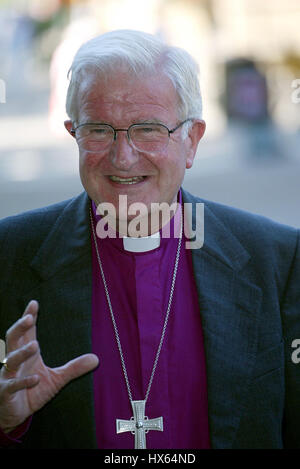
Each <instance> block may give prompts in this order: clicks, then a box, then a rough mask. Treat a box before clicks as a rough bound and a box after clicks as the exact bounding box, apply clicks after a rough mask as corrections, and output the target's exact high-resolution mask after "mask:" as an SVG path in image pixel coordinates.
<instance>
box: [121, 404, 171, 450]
mask: <svg viewBox="0 0 300 469" xmlns="http://www.w3.org/2000/svg"><path fill="white" fill-rule="evenodd" d="M130 402H131V406H132V411H133V417H131V419H130V420H120V419H117V420H116V424H117V433H124V432H131V433H132V434H133V435H134V448H135V449H145V448H146V433H148V431H149V430H158V431H160V432H162V431H163V418H162V417H157V418H156V419H148V417H145V405H146V401H130Z"/></svg>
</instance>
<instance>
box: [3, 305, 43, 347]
mask: <svg viewBox="0 0 300 469" xmlns="http://www.w3.org/2000/svg"><path fill="white" fill-rule="evenodd" d="M37 310H38V303H37V302H36V301H31V302H30V303H29V304H28V306H27V307H26V309H25V311H24V314H23V316H22V317H21V318H20V319H18V321H16V322H15V323H14V324H13V325H12V326H11V327H10V328H9V329H8V331H7V332H6V350H7V353H10V352H11V351H13V350H15V349H17V348H18V347H19V345H20V341H21V339H22V340H23V342H25V341H26V342H29V341H30V340H35V338H36V334H35V323H36V319H37ZM30 329H32V332H31V333H29V331H30ZM26 334H28V336H27V337H26Z"/></svg>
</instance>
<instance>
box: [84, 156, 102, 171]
mask: <svg viewBox="0 0 300 469" xmlns="http://www.w3.org/2000/svg"><path fill="white" fill-rule="evenodd" d="M100 160H101V158H99V155H96V154H95V153H82V154H80V158H79V166H80V169H81V170H83V171H86V172H90V171H92V170H94V169H95V168H96V167H97V166H98V165H99V162H100Z"/></svg>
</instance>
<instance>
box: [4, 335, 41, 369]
mask: <svg viewBox="0 0 300 469" xmlns="http://www.w3.org/2000/svg"><path fill="white" fill-rule="evenodd" d="M38 351H39V345H38V343H37V341H32V342H29V343H28V344H26V345H24V346H23V347H21V348H19V349H17V350H15V351H14V352H11V353H9V354H8V355H7V356H6V367H4V368H3V369H4V372H5V376H6V375H7V373H10V374H11V373H16V372H17V371H18V368H19V367H20V366H21V365H22V364H23V363H24V362H25V361H26V360H28V359H29V358H31V357H32V356H33V355H35V354H36V353H37V352H38Z"/></svg>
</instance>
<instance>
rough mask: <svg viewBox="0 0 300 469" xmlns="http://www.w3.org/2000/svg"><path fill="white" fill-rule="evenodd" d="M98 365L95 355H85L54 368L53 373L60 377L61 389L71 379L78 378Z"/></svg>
mask: <svg viewBox="0 0 300 469" xmlns="http://www.w3.org/2000/svg"><path fill="white" fill-rule="evenodd" d="M98 365H99V359H98V357H97V355H94V354H93V353H87V354H86V355H81V356H80V357H77V358H74V359H73V360H70V361H69V362H68V363H66V364H65V365H63V366H61V367H59V368H56V370H55V372H56V374H57V375H58V376H59V377H60V380H61V383H60V385H61V387H63V386H65V385H66V384H67V383H69V382H70V381H71V380H72V379H75V378H79V376H82V375H84V374H85V373H88V372H89V371H92V370H93V369H94V368H96V367H97V366H98Z"/></svg>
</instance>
